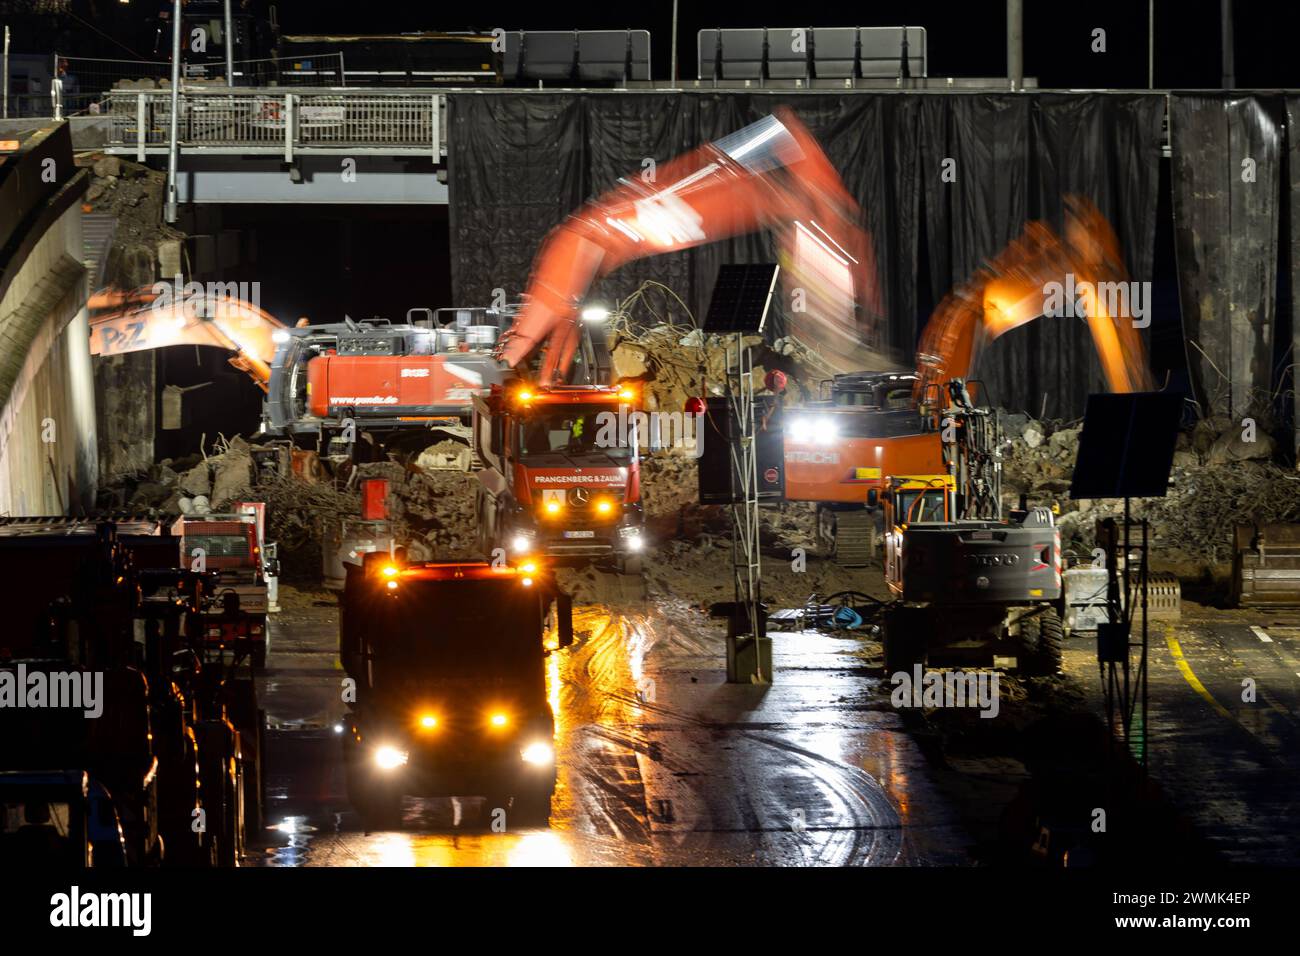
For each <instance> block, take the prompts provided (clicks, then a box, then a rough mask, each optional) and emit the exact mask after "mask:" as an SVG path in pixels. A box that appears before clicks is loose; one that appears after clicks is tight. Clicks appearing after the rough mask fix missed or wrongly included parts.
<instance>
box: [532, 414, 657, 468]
mask: <svg viewBox="0 0 1300 956" xmlns="http://www.w3.org/2000/svg"><path fill="white" fill-rule="evenodd" d="M629 417H630V416H623V417H622V418H620V416H619V413H618V410H617V409H613V408H610V407H608V406H591V405H565V406H562V407H551V408H539V409H536V410H534V411H533V412H532V414H530V415H529V416H528V417H527V418H526V419H525V420H524V421H523V422H521V423H520V425H519V454H520V457H521V458H535V457H538V456H543V455H575V454H577V455H605V456H608V457H610V458H615V459H619V460H625V459H627V458H630V457H631V456H632V446H633V443H634V442H635V435H636V433H635V430H634V429H633V427H632V425H631V423H630V422H629V421H628V418H629Z"/></svg>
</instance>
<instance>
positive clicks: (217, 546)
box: [185, 534, 250, 558]
mask: <svg viewBox="0 0 1300 956" xmlns="http://www.w3.org/2000/svg"><path fill="white" fill-rule="evenodd" d="M195 548H202V549H203V553H204V554H205V555H206V556H207V557H209V558H247V557H249V556H250V549H249V546H248V536H247V535H244V534H187V535H186V536H185V552H186V554H187V555H192V554H193V553H194V549H195Z"/></svg>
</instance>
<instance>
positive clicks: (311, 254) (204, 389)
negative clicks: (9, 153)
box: [155, 204, 478, 458]
mask: <svg viewBox="0 0 1300 956" xmlns="http://www.w3.org/2000/svg"><path fill="white" fill-rule="evenodd" d="M179 225H180V226H181V227H182V228H183V229H184V231H185V232H186V233H187V234H188V236H189V237H190V238H189V242H188V244H187V250H188V251H187V254H188V256H189V263H188V270H187V278H189V279H191V280H192V281H195V282H199V283H204V284H206V283H237V284H238V288H239V290H240V291H239V292H238V293H237V294H238V295H239V296H240V297H241V298H245V299H247V300H248V301H251V302H254V303H255V304H257V305H260V306H261V308H263V309H264V310H266V311H267V312H269V313H270V314H271V315H272V316H274V317H275V318H277V319H279V320H280V321H281V322H283V323H284V324H286V325H293V324H295V323H296V322H298V321H299V320H300V319H302V318H304V317H305V318H306V319H307V320H308V321H309V322H310V323H311V324H313V325H315V324H322V323H330V322H341V321H342V320H343V317H344V316H345V315H347V316H351V317H352V318H353V319H366V318H371V317H373V316H376V315H377V316H381V317H384V318H388V319H390V320H392V321H393V322H401V321H404V320H405V317H406V314H407V311H408V310H410V309H413V308H434V309H436V308H441V307H446V306H451V305H463V304H466V303H455V302H452V301H451V263H450V253H449V243H450V234H449V228H448V219H447V207H446V206H442V205H416V206H334V205H330V206H325V205H302V206H297V205H281V204H277V205H269V204H268V205H223V206H216V205H213V206H194V207H190V209H189V212H188V215H187V216H186V217H185V218H184V219H183V221H182V222H181V223H179ZM473 304H478V303H473ZM228 358H229V353H226V352H223V351H221V350H219V349H213V348H198V347H195V346H175V347H172V348H167V349H163V350H161V353H160V356H159V359H158V386H157V388H158V396H157V398H156V401H157V402H158V403H159V405H158V414H157V416H156V419H155V420H156V421H157V423H158V427H157V432H156V435H155V442H156V450H157V451H156V453H157V456H158V457H159V458H162V457H178V456H182V455H187V454H191V453H193V452H196V451H198V450H199V443H200V441H201V440H203V437H204V435H206V441H207V442H208V443H209V445H210V444H211V442H212V441H213V440H214V439H215V438H216V435H217V433H218V432H219V433H221V434H224V435H226V436H227V437H230V436H232V435H235V434H244V435H248V434H252V433H253V432H255V431H256V430H257V427H258V423H259V421H260V416H261V403H262V392H261V391H260V390H259V389H258V388H257V387H256V385H254V384H253V382H252V381H251V380H250V379H249V378H248V376H247V375H245V374H244V373H242V372H240V371H238V370H236V369H234V368H232V367H230V365H229V364H228V362H227V359H228ZM205 383H210V384H205ZM167 386H172V387H175V388H180V389H184V390H186V391H185V392H184V394H183V396H182V402H181V405H182V418H181V427H180V428H179V429H174V428H173V429H164V428H163V426H164V424H167V423H166V422H164V415H163V414H162V412H163V409H162V407H161V403H162V396H163V393H164V389H165V388H166V387H167ZM190 389H193V391H190Z"/></svg>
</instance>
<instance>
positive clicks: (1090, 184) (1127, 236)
mask: <svg viewBox="0 0 1300 956" xmlns="http://www.w3.org/2000/svg"><path fill="white" fill-rule="evenodd" d="M448 104H449V116H450V121H451V134H450V135H449V137H448V139H449V158H448V169H449V185H450V194H451V196H450V202H451V210H450V216H451V227H452V239H453V248H452V281H453V285H454V290H455V294H456V301H457V304H459V305H470V304H475V303H479V302H484V303H485V302H487V301H490V298H491V295H492V291H493V290H494V289H498V288H504V289H505V290H507V293H508V295H509V296H510V297H511V298H514V297H517V296H518V295H519V293H520V292H522V291H523V289H524V288H525V286H526V284H527V280H528V274H529V268H530V266H531V263H532V259H533V256H534V255H535V254H536V252H537V251H538V250H539V249H540V247H541V242H542V239H543V237H544V236H545V234H546V232H547V231H548V230H549V229H550V228H551V227H552V226H554V225H556V224H557V223H558V222H559V221H560V220H561V219H562V218H563V216H564V215H565V214H566V213H567V212H570V211H572V210H573V209H575V208H576V207H577V206H578V205H580V204H581V202H582V201H583V200H585V199H588V198H592V197H594V196H597V195H599V194H600V193H601V192H603V191H605V190H606V189H608V188H609V187H610V186H612V185H613V184H614V182H615V181H616V179H617V178H618V177H624V176H625V177H632V176H637V175H640V174H641V173H642V171H643V170H644V169H645V168H646V167H645V161H646V160H647V159H651V160H653V161H654V162H655V163H656V164H657V165H662V164H663V163H665V162H667V161H668V160H670V159H672V158H673V157H675V156H677V155H679V154H681V153H682V152H685V151H687V150H688V149H691V148H693V147H695V146H696V145H698V144H700V143H704V142H709V141H712V140H716V139H718V138H720V137H721V136H724V135H726V134H728V133H732V132H735V131H736V130H738V129H740V128H742V127H744V126H746V125H748V124H749V123H752V122H754V121H756V120H758V119H760V118H762V117H763V116H766V115H768V114H770V113H771V112H772V111H773V109H775V108H776V107H777V106H780V105H788V106H790V107H791V108H792V109H794V111H795V112H796V113H797V114H798V115H799V117H800V118H801V120H802V121H803V122H804V123H805V124H806V125H807V126H808V128H809V129H810V131H811V132H812V133H813V135H814V136H816V137H817V139H818V141H819V142H820V143H821V144H822V146H823V148H824V149H825V150H826V152H827V155H828V156H829V158H830V160H831V162H832V163H833V164H834V165H835V166H836V168H837V169H838V171H839V173H840V175H841V177H842V178H843V180H844V182H845V185H846V187H847V188H848V190H849V192H850V193H851V194H852V195H853V196H854V197H855V198H856V199H857V201H858V203H859V205H860V206H861V208H862V212H863V217H864V221H865V225H866V227H867V230H868V232H869V234H870V236H871V239H872V243H873V246H874V251H875V258H876V261H877V263H878V266H879V275H878V282H879V285H880V291H881V299H882V303H883V306H884V315H883V316H881V317H880V318H879V326H880V328H879V335H880V339H881V340H882V342H883V343H884V345H885V346H886V347H887V348H888V349H889V350H890V351H891V352H892V353H893V354H894V355H895V356H896V357H897V358H898V359H899V360H900V361H901V362H902V363H903V364H904V365H910V364H911V362H912V356H913V354H914V352H915V345H916V342H917V339H918V338H919V335H920V332H921V329H922V328H923V326H924V323H925V320H926V319H927V318H928V313H929V309H930V308H932V307H933V306H934V305H935V304H936V303H937V302H938V301H939V300H940V299H941V298H942V297H943V296H944V295H945V294H946V293H947V292H948V291H950V290H951V289H952V288H953V286H954V285H955V284H957V283H960V282H962V281H964V280H965V279H967V278H969V277H970V275H971V274H972V273H973V272H974V271H975V270H976V269H977V268H978V267H979V266H980V265H981V264H982V263H983V262H984V261H985V260H986V259H988V258H989V257H991V256H993V255H995V254H997V253H998V252H999V251H1000V250H1001V249H1002V248H1004V247H1005V245H1006V244H1007V243H1008V242H1009V241H1011V240H1012V239H1014V238H1015V237H1016V236H1018V235H1019V234H1020V232H1021V231H1022V229H1023V228H1024V225H1025V223H1026V221H1027V220H1029V219H1034V218H1040V217H1041V218H1046V219H1047V220H1048V221H1049V222H1051V223H1052V224H1053V225H1054V226H1059V225H1060V219H1061V212H1062V201H1063V197H1064V195H1065V193H1067V192H1076V193H1080V194H1082V195H1084V196H1086V197H1088V198H1090V199H1092V200H1093V201H1094V202H1095V203H1096V204H1097V205H1098V207H1099V208H1100V209H1101V211H1102V213H1103V214H1105V215H1106V216H1107V218H1108V219H1109V220H1110V221H1111V223H1112V225H1113V226H1114V227H1115V229H1116V231H1117V233H1118V235H1119V238H1120V241H1121V244H1122V246H1123V248H1124V249H1125V252H1126V255H1127V257H1128V259H1129V268H1130V270H1131V273H1132V276H1133V277H1134V278H1136V279H1142V278H1144V277H1149V276H1150V272H1151V268H1152V261H1153V244H1154V235H1155V210H1156V190H1157V184H1158V162H1159V149H1160V122H1161V117H1162V114H1163V98H1162V97H1160V96H1158V95H1155V96H1153V95H1105V94H1078V95H1074V94H1059V95H1057V94H1050V95H1049V94H1041V95H1033V96H1029V95H1013V94H986V93H979V94H952V95H948V94H942V95H934V94H861V93H855V94H837V93H816V94H812V93H808V94H800V93H793V92H786V93H767V92H761V93H746V92H725V93H724V92H714V91H708V92H700V93H673V94H664V93H639V92H628V93H590V94H588V93H577V94H550V93H520V94H515V95H512V94H495V93H494V94H490V95H485V94H478V93H466V94H450V95H449V96H448ZM949 159H950V160H952V161H953V163H952V164H951V167H950V168H951V169H952V170H953V173H954V174H955V179H954V181H952V182H946V181H945V180H944V178H943V176H942V173H943V170H944V168H945V160H949ZM772 257H773V250H772V248H771V243H770V240H769V239H768V237H767V236H764V235H750V236H738V237H734V238H731V239H728V240H725V241H722V242H719V243H715V244H712V245H709V246H703V247H700V248H697V249H694V250H690V251H688V252H685V253H681V254H677V255H672V256H664V257H660V258H659V259H648V260H642V261H640V262H636V263H631V264H629V265H628V266H625V267H624V268H623V269H622V270H619V272H617V273H615V274H614V275H612V276H610V277H609V278H607V279H606V280H604V281H603V282H602V283H600V284H599V285H598V286H597V288H596V289H595V290H593V297H599V298H601V299H603V300H611V299H614V298H616V297H622V296H625V295H626V294H628V293H629V292H631V291H632V290H633V289H634V288H635V287H636V286H637V284H638V283H639V282H640V281H641V280H642V279H645V278H653V279H656V280H658V281H661V282H665V283H666V284H668V285H670V286H672V287H673V288H674V289H675V291H677V292H678V293H679V294H680V295H681V296H682V298H683V299H685V300H686V301H687V302H688V303H689V304H690V305H691V307H692V309H693V311H694V312H695V314H696V315H697V316H698V315H703V314H704V311H705V309H706V306H707V304H708V300H709V297H710V295H711V293H712V288H713V282H714V279H715V277H716V275H717V269H718V266H719V265H721V264H722V263H724V262H757V261H764V260H771V259H772ZM923 275H928V276H929V281H928V283H925V284H926V285H927V288H921V286H922V283H923V281H924V280H923V278H922V277H923ZM776 305H777V312H778V314H777V315H776V316H775V317H774V323H773V324H774V326H775V328H776V330H778V331H779V330H780V329H781V328H782V323H781V316H780V311H781V304H780V303H777V304H776ZM1067 323H1073V324H1067ZM976 374H977V376H978V377H980V378H981V379H983V380H984V381H985V382H986V383H987V384H988V386H989V388H990V390H991V393H992V397H994V398H995V399H997V400H998V401H999V402H1001V403H1003V404H1005V405H1007V406H1009V407H1014V408H1022V409H1025V410H1027V411H1031V412H1032V413H1034V414H1040V413H1043V412H1045V413H1046V414H1048V415H1049V416H1060V417H1072V416H1077V415H1081V414H1082V412H1083V401H1084V398H1085V396H1086V395H1087V394H1088V392H1089V391H1095V390H1097V389H1098V388H1100V387H1103V383H1102V379H1101V376H1100V372H1099V366H1098V363H1097V361H1096V358H1095V356H1094V354H1093V348H1092V342H1091V338H1090V336H1089V335H1088V333H1087V329H1086V327H1085V326H1084V325H1083V323H1082V322H1081V321H1080V320H1045V321H1041V322H1035V323H1031V325H1030V326H1028V327H1026V328H1023V329H1019V330H1016V331H1014V332H1011V333H1009V334H1008V335H1006V336H1005V337H1004V338H1003V339H1002V340H1000V341H999V342H996V343H994V344H993V345H992V346H991V347H990V348H989V349H987V350H986V352H985V354H984V356H983V359H982V361H981V365H980V367H979V368H978V369H977V370H976Z"/></svg>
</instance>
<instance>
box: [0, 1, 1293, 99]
mask: <svg viewBox="0 0 1300 956" xmlns="http://www.w3.org/2000/svg"><path fill="white" fill-rule="evenodd" d="M237 2H239V0H237ZM248 2H249V4H250V6H251V8H252V9H253V10H263V11H264V10H265V9H266V8H267V7H268V6H269V5H268V4H266V3H265V2H263V0H248ZM31 5H32V4H31V3H30V2H28V3H24V2H21V0H0V14H3V15H4V18H5V20H6V22H8V23H9V24H10V25H11V27H12V29H13V35H14V40H13V49H14V51H15V52H45V51H48V50H49V49H51V47H52V45H54V44H57V45H58V48H59V50H60V52H63V51H65V50H66V51H67V52H68V53H70V54H77V53H79V54H82V55H95V56H114V57H119V56H120V57H129V56H131V55H133V54H134V55H137V56H139V57H141V58H145V59H152V58H154V54H153V51H152V47H153V34H154V32H155V29H156V24H155V22H154V17H155V16H156V14H157V11H158V10H159V9H160V7H161V6H163V5H164V4H161V3H160V2H159V0H131V2H130V3H129V4H123V3H120V2H118V0H71V10H72V13H73V14H75V16H72V15H62V16H35V15H23V14H22V13H20V12H18V11H20V10H21V9H23V8H25V7H30V6H31ZM165 5H166V6H170V4H165ZM1025 6H1026V11H1025V72H1026V75H1027V76H1035V77H1037V78H1038V80H1039V85H1040V86H1043V87H1055V88H1086V87H1106V88H1133V87H1142V88H1145V87H1146V85H1147V4H1146V3H1144V2H1142V0H1094V2H1089V3H1086V4H1085V3H1076V4H1066V3H1051V2H1043V0H1030V2H1028V3H1026V4H1025ZM275 7H276V13H277V18H278V21H279V23H280V26H281V30H282V32H285V33H314V32H328V31H333V32H344V33H374V32H384V31H416V30H466V29H481V30H491V29H493V28H494V27H501V28H504V29H510V30H515V29H535V30H542V29H564V30H568V29H573V28H575V27H580V28H584V29H622V28H628V27H632V28H637V29H647V30H649V31H650V33H651V44H652V48H653V51H654V60H655V75H656V77H665V78H666V77H667V76H668V72H669V42H668V33H669V30H670V25H671V16H672V4H671V3H670V2H667V0H657V2H653V3H646V2H637V3H624V4H607V5H590V6H587V5H574V6H572V7H565V6H564V5H561V4H540V3H537V2H535V0H534V2H530V3H522V2H497V3H483V4H464V5H463V7H462V8H461V9H463V11H464V12H463V13H460V14H456V13H453V12H450V11H454V10H456V9H457V7H456V6H455V5H452V4H447V5H433V4H421V3H411V2H389V3H382V2H369V3H364V4H363V3H357V2H356V0H280V2H278V3H276V4H275ZM793 9H794V8H792V6H791V4H789V3H788V2H783V3H774V2H762V0H756V2H750V3H727V4H702V3H697V2H683V3H682V4H681V13H680V19H681V23H680V26H679V31H678V37H679V58H680V62H681V67H680V73H681V76H682V77H683V78H688V79H689V78H693V77H694V76H695V73H696V69H695V37H696V33H697V31H699V30H700V29H701V28H703V27H718V26H730V27H761V26H767V27H774V28H775V27H794V26H816V25H818V24H821V25H823V26H873V25H874V26H898V25H901V24H904V23H906V24H910V25H920V26H924V27H925V28H926V29H927V31H928V37H929V45H930V62H931V71H930V72H931V74H932V75H952V76H999V75H1002V74H1004V73H1005V71H1006V36H1005V29H1006V28H1005V18H1006V7H1005V4H1004V3H1003V2H1001V0H965V2H954V0H933V2H923V3H910V4H852V5H848V4H846V5H844V6H842V7H836V6H834V5H821V4H819V5H817V6H816V8H815V9H816V11H817V12H816V15H815V19H813V20H811V21H807V20H803V21H801V20H800V17H806V16H808V14H809V12H810V10H809V9H799V10H798V14H797V15H796V14H795V13H793V12H792V10H793ZM1235 10H1236V14H1235V18H1234V22H1235V32H1236V71H1237V85H1238V86H1239V87H1243V88H1245V87H1257V88H1269V87H1280V86H1291V87H1295V86H1300V66H1297V58H1296V56H1295V53H1294V42H1295V37H1296V36H1297V35H1298V34H1300V4H1296V3H1293V2H1281V3H1278V2H1267V0H1253V2H1252V0H1237V2H1236V4H1235ZM78 17H79V18H80V19H77V18H78ZM1098 27H1100V28H1102V29H1104V30H1105V31H1106V52H1105V53H1093V52H1092V51H1091V49H1090V44H1091V42H1092V31H1093V30H1094V29H1095V28H1098ZM97 31H98V32H97ZM1219 85H1220V56H1219V2H1218V0H1177V2H1173V0H1158V2H1157V3H1156V86H1157V87H1162V88H1163V87H1170V88H1182V89H1186V88H1193V87H1200V88H1212V87H1218V86H1219Z"/></svg>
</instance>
